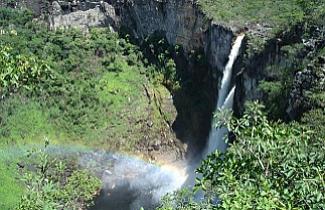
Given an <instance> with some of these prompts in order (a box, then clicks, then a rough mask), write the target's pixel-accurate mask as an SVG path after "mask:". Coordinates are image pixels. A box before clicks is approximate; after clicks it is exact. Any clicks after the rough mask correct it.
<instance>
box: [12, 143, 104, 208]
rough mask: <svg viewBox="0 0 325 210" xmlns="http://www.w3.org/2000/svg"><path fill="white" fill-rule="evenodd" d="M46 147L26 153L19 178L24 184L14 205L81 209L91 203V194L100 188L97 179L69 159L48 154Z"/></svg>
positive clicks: (19, 206) (20, 206) (92, 195)
mask: <svg viewBox="0 0 325 210" xmlns="http://www.w3.org/2000/svg"><path fill="white" fill-rule="evenodd" d="M47 146H48V143H46V144H45V148H42V149H38V150H33V151H32V152H30V154H28V157H27V158H28V159H27V161H26V160H25V161H24V166H25V167H33V168H35V170H33V171H28V170H27V171H26V172H24V174H23V176H22V178H21V179H22V181H23V182H24V184H25V185H26V186H27V190H26V193H25V194H24V195H23V196H22V198H21V201H20V203H19V205H18V207H17V209H18V210H26V209H30V210H34V209H35V210H38V209H53V210H54V209H76V210H77V209H84V208H85V207H88V206H90V205H91V202H92V200H93V197H94V195H95V193H96V192H98V191H99V189H100V180H99V179H97V178H96V177H94V176H93V175H91V174H89V173H88V172H87V171H81V170H78V169H77V168H74V165H73V164H72V163H71V161H67V160H58V159H55V158H54V157H51V156H49V155H48V154H47V153H46V151H45V149H46V147H47Z"/></svg>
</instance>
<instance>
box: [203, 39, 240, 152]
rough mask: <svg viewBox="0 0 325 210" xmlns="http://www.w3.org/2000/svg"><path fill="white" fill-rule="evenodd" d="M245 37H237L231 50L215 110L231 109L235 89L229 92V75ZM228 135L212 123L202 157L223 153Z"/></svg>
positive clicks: (224, 130)
mask: <svg viewBox="0 0 325 210" xmlns="http://www.w3.org/2000/svg"><path fill="white" fill-rule="evenodd" d="M244 37H245V35H244V34H242V35H239V36H238V37H237V39H236V41H235V43H234V45H233V47H232V49H231V52H230V55H229V60H228V63H227V65H226V67H225V70H224V74H223V77H222V81H221V87H220V89H219V91H218V102H217V107H216V110H218V109H232V106H233V101H234V95H235V89H236V87H235V86H234V87H233V88H232V89H231V90H230V91H229V89H230V83H231V75H232V69H233V65H234V63H235V61H236V59H237V57H238V54H239V50H240V47H241V44H242V41H243V39H244ZM227 133H228V131H227V129H226V128H218V129H216V128H215V126H214V123H212V128H211V132H210V136H209V139H208V145H207V147H206V149H205V152H204V156H206V155H207V154H210V153H211V152H213V151H215V150H219V151H221V152H225V151H226V149H227V143H226V142H225V140H224V137H225V135H226V134H227Z"/></svg>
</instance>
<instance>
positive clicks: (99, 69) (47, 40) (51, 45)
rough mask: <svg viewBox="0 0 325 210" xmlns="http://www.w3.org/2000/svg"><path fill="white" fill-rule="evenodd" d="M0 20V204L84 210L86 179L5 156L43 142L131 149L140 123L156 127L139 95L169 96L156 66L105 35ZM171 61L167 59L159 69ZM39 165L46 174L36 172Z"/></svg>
mask: <svg viewBox="0 0 325 210" xmlns="http://www.w3.org/2000/svg"><path fill="white" fill-rule="evenodd" d="M0 17H1V18H0V20H1V21H0V97H1V99H0V111H1V116H0V151H3V153H4V154H3V157H4V158H0V168H1V172H0V183H1V186H2V187H1V190H0V192H1V195H0V200H1V202H0V208H1V209H13V208H16V207H17V206H19V208H18V207H17V208H18V209H79V208H85V207H86V206H88V205H90V204H91V201H92V199H93V197H94V196H95V195H96V192H97V191H98V180H96V178H95V177H94V176H93V175H91V174H88V173H87V172H85V171H82V170H80V169H79V168H78V166H76V167H75V168H71V167H67V168H64V169H60V170H64V171H67V170H68V171H73V173H69V174H65V176H62V177H61V175H62V174H61V175H60V174H57V173H59V171H58V170H57V168H56V166H57V164H63V163H64V164H67V165H70V164H72V163H71V162H69V161H68V162H64V161H63V163H62V161H60V160H58V161H57V160H52V157H48V156H47V155H46V153H45V152H41V156H37V155H38V153H39V152H36V153H37V154H34V155H32V157H34V158H31V159H30V161H32V160H33V159H36V160H39V161H40V162H37V163H30V162H27V163H26V164H27V165H32V166H31V167H27V166H26V167H22V168H20V167H21V163H22V162H24V161H23V160H24V159H25V158H24V156H23V154H15V155H13V156H10V157H12V159H11V160H10V158H5V157H6V156H7V155H8V154H7V152H6V151H10V148H15V147H16V148H20V147H22V148H21V149H19V151H21V153H24V152H25V150H24V147H25V146H26V147H27V148H28V147H29V145H32V144H38V145H39V144H42V142H43V141H44V138H45V139H49V140H50V141H51V143H53V144H59V145H71V144H74V145H76V144H77V145H78V144H79V145H83V146H90V147H94V148H105V149H112V150H113V149H114V150H118V151H123V152H132V150H134V149H135V145H136V144H137V143H138V142H139V141H140V140H141V138H142V135H143V134H144V133H145V135H150V133H149V132H148V129H147V128H146V127H145V128H144V126H143V124H145V125H146V120H148V119H150V120H151V121H152V124H153V125H152V126H151V128H150V129H151V131H150V132H151V133H158V134H159V132H160V131H161V129H162V126H166V124H165V120H166V119H165V116H162V115H161V114H160V112H159V110H158V107H157V106H158V105H159V104H157V103H152V102H151V100H153V98H150V97H153V96H148V95H147V93H146V91H150V92H152V94H153V95H154V96H155V97H157V99H159V97H161V96H162V97H164V95H163V94H169V93H168V91H167V90H166V88H164V86H163V83H166V84H167V81H169V78H168V77H169V76H164V75H163V73H164V71H163V70H162V68H165V67H164V66H160V67H159V70H158V67H156V66H154V65H151V64H149V63H148V62H143V61H142V60H143V56H142V53H141V52H140V50H139V49H138V47H136V46H134V45H133V44H131V43H130V42H129V41H128V40H127V38H125V39H123V38H120V37H119V36H118V35H117V34H116V33H112V32H110V31H109V30H108V29H103V28H102V29H91V30H90V31H89V33H84V32H82V31H79V30H74V29H69V30H57V31H49V30H48V29H47V26H46V25H45V24H43V23H41V22H37V21H35V20H33V19H32V18H33V15H32V13H30V12H29V11H27V10H12V9H5V8H1V9H0ZM174 65H175V64H174V63H173V62H172V61H169V62H168V63H167V65H166V68H168V69H170V71H171V70H173V68H174ZM169 74H170V73H169ZM159 78H164V79H163V80H160V79H159ZM162 90H164V91H162ZM130 108H131V109H132V112H130ZM126 128H128V129H126ZM131 134H132V135H131ZM152 139H153V138H152ZM5 153H6V154H5ZM53 161H54V162H53ZM17 163H18V165H17ZM43 164H47V165H46V167H47V168H46V170H45V169H44V168H43V169H40V170H39V169H38V168H39V167H40V168H42V167H43ZM35 168H36V169H37V170H34V169H35ZM2 169H3V170H2ZM18 169H19V170H18ZM21 177H23V179H21ZM8 189H12V190H8ZM4 190H5V191H10V193H2V192H4ZM20 198H21V199H20Z"/></svg>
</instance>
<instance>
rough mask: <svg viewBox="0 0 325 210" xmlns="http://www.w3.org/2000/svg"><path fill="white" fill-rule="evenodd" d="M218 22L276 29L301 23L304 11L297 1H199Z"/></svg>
mask: <svg viewBox="0 0 325 210" xmlns="http://www.w3.org/2000/svg"><path fill="white" fill-rule="evenodd" d="M198 3H199V4H200V5H201V6H202V8H203V10H204V11H205V12H206V13H207V14H208V15H209V16H210V17H212V18H214V19H215V20H216V21H219V22H221V23H225V24H230V25H239V26H245V24H257V23H259V24H265V25H268V26H269V27H272V28H274V29H275V31H277V30H279V29H282V27H284V26H287V25H290V24H294V23H296V22H298V21H301V20H302V18H303V17H304V11H303V9H302V8H301V7H300V5H299V4H298V3H297V1H295V0H199V1H198Z"/></svg>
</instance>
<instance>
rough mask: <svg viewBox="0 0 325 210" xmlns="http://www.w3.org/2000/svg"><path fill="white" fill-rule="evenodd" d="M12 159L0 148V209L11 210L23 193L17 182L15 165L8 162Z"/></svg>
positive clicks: (21, 186) (5, 150)
mask: <svg viewBox="0 0 325 210" xmlns="http://www.w3.org/2000/svg"><path fill="white" fill-rule="evenodd" d="M9 157H12V155H11V154H9V153H8V151H7V149H6V148H2V147H1V146H0V186H1V187H0V209H3V210H8V209H13V208H14V207H16V206H17V204H18V203H19V198H20V197H21V196H22V195H23V193H24V187H23V185H22V184H21V183H19V182H18V181H17V177H18V172H17V169H16V168H15V164H13V163H12V162H10V163H9V162H8V158H9Z"/></svg>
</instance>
